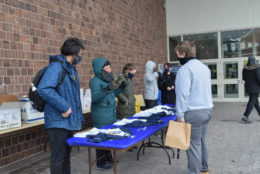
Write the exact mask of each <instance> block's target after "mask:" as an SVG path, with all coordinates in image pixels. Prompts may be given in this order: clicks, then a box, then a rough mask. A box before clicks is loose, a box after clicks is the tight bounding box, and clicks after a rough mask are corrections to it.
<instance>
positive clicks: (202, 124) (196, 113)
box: [184, 109, 212, 174]
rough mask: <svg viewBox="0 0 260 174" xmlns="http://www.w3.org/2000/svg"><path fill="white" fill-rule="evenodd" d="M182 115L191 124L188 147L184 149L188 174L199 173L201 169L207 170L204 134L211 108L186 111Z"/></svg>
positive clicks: (206, 149) (206, 150)
mask: <svg viewBox="0 0 260 174" xmlns="http://www.w3.org/2000/svg"><path fill="white" fill-rule="evenodd" d="M184 117H185V122H186V123H190V124H191V125H192V126H191V140H190V148H189V149H188V150H187V151H186V153H187V156H188V170H189V174H200V172H201V171H208V148H207V143H206V134H207V129H208V123H209V121H210V119H211V117H212V109H201V110H193V111H187V112H186V113H185V114H184Z"/></svg>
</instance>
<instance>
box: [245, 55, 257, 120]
mask: <svg viewBox="0 0 260 174" xmlns="http://www.w3.org/2000/svg"><path fill="white" fill-rule="evenodd" d="M242 75H243V80H244V81H245V88H246V92H247V93H248V94H249V100H248V103H247V106H246V111H245V113H244V115H243V117H242V123H252V121H250V120H249V119H248V117H249V115H250V113H251V111H252V110H253V108H254V107H255V108H256V110H257V112H258V115H260V107H259V102H258V94H259V92H260V65H259V64H256V59H255V58H254V57H253V56H249V57H248V63H247V65H245V67H244V69H243V74H242Z"/></svg>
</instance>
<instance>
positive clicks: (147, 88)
mask: <svg viewBox="0 0 260 174" xmlns="http://www.w3.org/2000/svg"><path fill="white" fill-rule="evenodd" d="M145 70H146V73H145V75H144V102H145V107H146V109H149V108H153V107H155V106H157V103H158V95H159V89H158V85H157V79H158V77H159V73H158V72H157V68H156V64H155V63H154V62H153V61H148V62H147V63H146V65H145Z"/></svg>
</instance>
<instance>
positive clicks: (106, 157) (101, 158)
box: [96, 149, 112, 166]
mask: <svg viewBox="0 0 260 174" xmlns="http://www.w3.org/2000/svg"><path fill="white" fill-rule="evenodd" d="M96 159H97V166H103V165H105V164H106V162H107V161H112V154H111V151H108V150H100V149H97V150H96Z"/></svg>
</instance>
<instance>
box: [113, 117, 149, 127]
mask: <svg viewBox="0 0 260 174" xmlns="http://www.w3.org/2000/svg"><path fill="white" fill-rule="evenodd" d="M135 121H142V122H146V121H147V120H146V119H139V118H138V119H126V118H124V119H122V120H120V121H117V122H115V123H114V125H115V126H124V125H127V124H130V123H133V122H135Z"/></svg>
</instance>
